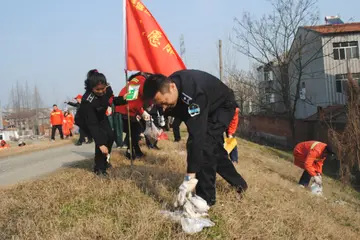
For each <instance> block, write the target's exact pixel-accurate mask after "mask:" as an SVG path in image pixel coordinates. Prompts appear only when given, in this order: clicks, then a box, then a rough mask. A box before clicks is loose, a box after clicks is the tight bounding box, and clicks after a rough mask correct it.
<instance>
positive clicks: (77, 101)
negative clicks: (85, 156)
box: [65, 94, 93, 146]
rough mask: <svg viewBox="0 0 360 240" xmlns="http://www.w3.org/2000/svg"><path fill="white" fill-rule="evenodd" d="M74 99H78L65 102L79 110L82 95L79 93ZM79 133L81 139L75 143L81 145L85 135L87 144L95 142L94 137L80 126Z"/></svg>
mask: <svg viewBox="0 0 360 240" xmlns="http://www.w3.org/2000/svg"><path fill="white" fill-rule="evenodd" d="M74 99H75V100H76V102H75V103H74V102H65V103H66V104H67V105H69V106H72V107H75V108H76V111H78V110H79V108H80V104H81V99H82V95H80V94H78V95H77V96H76V97H75V98H74ZM79 134H80V137H79V140H78V141H77V142H76V143H75V145H76V146H81V145H82V144H83V142H85V137H87V142H86V144H90V143H92V142H93V139H92V137H91V136H90V135H86V133H85V132H84V131H83V130H82V129H81V128H79Z"/></svg>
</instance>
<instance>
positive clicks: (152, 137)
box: [144, 121, 162, 144]
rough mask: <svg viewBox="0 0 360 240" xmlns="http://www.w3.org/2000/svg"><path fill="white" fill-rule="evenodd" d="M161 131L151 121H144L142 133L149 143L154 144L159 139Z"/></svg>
mask: <svg viewBox="0 0 360 240" xmlns="http://www.w3.org/2000/svg"><path fill="white" fill-rule="evenodd" d="M161 133H162V130H161V129H158V128H157V127H156V126H155V124H154V122H153V121H147V122H146V128H145V131H144V135H145V136H146V137H147V139H148V140H149V141H150V143H151V144H155V142H156V141H157V140H158V139H159V137H160V135H161Z"/></svg>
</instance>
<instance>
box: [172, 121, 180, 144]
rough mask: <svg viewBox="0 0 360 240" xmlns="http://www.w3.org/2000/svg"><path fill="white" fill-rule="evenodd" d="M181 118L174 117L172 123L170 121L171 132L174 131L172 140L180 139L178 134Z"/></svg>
mask: <svg viewBox="0 0 360 240" xmlns="http://www.w3.org/2000/svg"><path fill="white" fill-rule="evenodd" d="M181 122H182V121H181V119H180V118H175V119H174V121H173V123H172V129H173V133H174V140H175V141H176V142H178V141H180V140H181V136H180V124H181Z"/></svg>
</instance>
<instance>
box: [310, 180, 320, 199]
mask: <svg viewBox="0 0 360 240" xmlns="http://www.w3.org/2000/svg"><path fill="white" fill-rule="evenodd" d="M310 189H311V193H312V194H314V195H318V196H322V194H323V188H322V186H321V185H319V184H317V183H315V182H314V183H313V184H312V185H311V187H310Z"/></svg>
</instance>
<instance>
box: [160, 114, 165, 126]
mask: <svg viewBox="0 0 360 240" xmlns="http://www.w3.org/2000/svg"><path fill="white" fill-rule="evenodd" d="M159 125H160V126H161V127H163V126H165V118H164V116H161V117H160V118H159Z"/></svg>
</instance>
